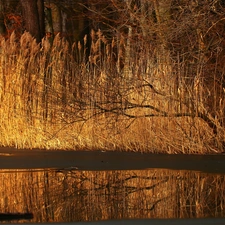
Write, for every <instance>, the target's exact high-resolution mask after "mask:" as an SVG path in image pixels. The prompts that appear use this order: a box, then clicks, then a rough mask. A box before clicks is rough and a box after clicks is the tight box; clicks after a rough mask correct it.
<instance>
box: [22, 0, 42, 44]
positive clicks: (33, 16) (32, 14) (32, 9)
mask: <svg viewBox="0 0 225 225" xmlns="http://www.w3.org/2000/svg"><path fill="white" fill-rule="evenodd" d="M39 1H40V0H39ZM20 2H21V6H22V15H23V20H24V26H25V29H26V31H27V32H29V33H30V34H31V35H32V36H33V37H34V38H35V39H36V40H37V42H40V41H41V38H42V36H41V30H40V22H39V12H38V6H37V0H20Z"/></svg>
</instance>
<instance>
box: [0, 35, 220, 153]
mask: <svg viewBox="0 0 225 225" xmlns="http://www.w3.org/2000/svg"><path fill="white" fill-rule="evenodd" d="M92 35H94V33H92ZM114 45H115V44H114V43H113V42H112V43H107V41H106V40H105V39H104V38H103V37H102V36H99V37H98V39H97V40H96V39H94V38H93V44H92V48H91V51H90V56H89V58H88V59H87V57H86V55H85V50H84V49H85V48H82V47H81V46H80V45H79V44H78V45H77V44H74V45H73V46H72V48H71V47H70V46H69V44H68V43H67V42H65V41H63V40H61V39H60V37H59V36H56V37H55V40H54V42H53V45H52V46H51V45H50V44H49V42H48V40H43V41H42V43H41V44H40V45H37V44H36V42H35V41H34V40H33V39H32V38H31V37H30V35H29V34H27V33H25V34H24V35H23V36H22V37H21V39H20V40H19V41H18V40H16V38H15V36H14V35H12V36H11V38H10V39H9V40H5V39H3V38H2V39H1V48H0V103H1V107H0V122H1V126H0V133H1V136H0V145H2V146H14V147H17V148H45V149H65V150H67V149H70V150H95V149H104V150H120V151H139V152H155V153H160V152H166V153H170V154H172V153H200V154H204V153H215V152H220V151H222V149H223V140H224V128H223V126H222V123H220V122H219V121H220V119H221V118H222V117H223V105H222V104H221V105H220V107H217V108H216V106H215V110H216V113H214V114H215V115H216V116H213V115H212V114H211V112H210V110H209V109H208V108H207V106H206V105H205V99H206V97H207V96H206V97H205V90H206V88H205V87H204V84H203V83H202V82H201V80H197V81H196V79H195V83H193V82H189V80H188V82H186V80H185V76H187V75H186V72H185V68H180V70H182V71H184V74H177V73H176V71H178V69H174V68H175V67H176V66H177V65H173V64H171V65H166V66H163V67H162V65H157V64H152V60H151V53H149V55H142V57H140V58H139V61H137V59H135V57H134V58H133V57H131V58H129V59H126V60H125V59H123V57H125V54H124V55H123V54H122V53H121V52H120V53H119V55H118V58H114V54H113V52H112V50H111V49H112V48H113V47H114ZM139 54H141V53H139ZM145 54H146V51H145ZM121 61H123V62H126V63H128V64H127V65H124V66H122V67H121ZM144 62H145V64H144ZM134 65H135V66H134ZM144 67H145V69H143V68H144ZM222 101H223V100H222V99H221V102H222ZM214 105H215V104H214ZM214 105H213V104H212V106H214ZM214 125H216V128H217V129H216V133H215V132H213V131H214V130H213V126H214Z"/></svg>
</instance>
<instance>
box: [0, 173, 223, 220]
mask: <svg viewBox="0 0 225 225" xmlns="http://www.w3.org/2000/svg"><path fill="white" fill-rule="evenodd" d="M0 182H1V193H2V196H1V199H2V200H1V201H0V207H1V209H4V211H5V212H18V211H20V212H21V211H26V212H27V211H32V212H34V219H33V220H32V222H34V221H37V222H47V221H48V222H51V221H55V222H61V221H65V222H69V221H93V220H102V219H121V218H195V217H197V218H199V217H223V216H224V212H223V208H224V207H225V198H224V195H223V191H224V186H225V182H224V175H209V174H200V173H194V172H185V171H180V172H177V171H167V170H157V171H155V170H146V171H92V172H90V171H89V172H88V171H60V170H59V171H48V172H40V171H39V172H24V173H17V174H16V173H8V174H7V173H5V174H0Z"/></svg>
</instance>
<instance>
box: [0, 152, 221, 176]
mask: <svg viewBox="0 0 225 225" xmlns="http://www.w3.org/2000/svg"><path fill="white" fill-rule="evenodd" d="M54 168H57V169H76V170H86V171H87V170H93V171H94V170H141V169H151V168H165V169H173V170H193V171H201V172H208V173H225V155H167V154H146V153H143V154H142V153H134V152H130V153H127V152H110V151H108V152H101V151H60V150H56V151H46V150H39V149H33V150H30V149H27V150H26V149H23V150H19V149H15V148H0V169H54Z"/></svg>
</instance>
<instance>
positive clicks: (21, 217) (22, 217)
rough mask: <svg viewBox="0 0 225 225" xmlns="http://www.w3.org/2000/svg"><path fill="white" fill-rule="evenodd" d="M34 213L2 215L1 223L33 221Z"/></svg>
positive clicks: (0, 214)
mask: <svg viewBox="0 0 225 225" xmlns="http://www.w3.org/2000/svg"><path fill="white" fill-rule="evenodd" d="M31 219H33V214H32V213H0V221H12V220H31Z"/></svg>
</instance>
